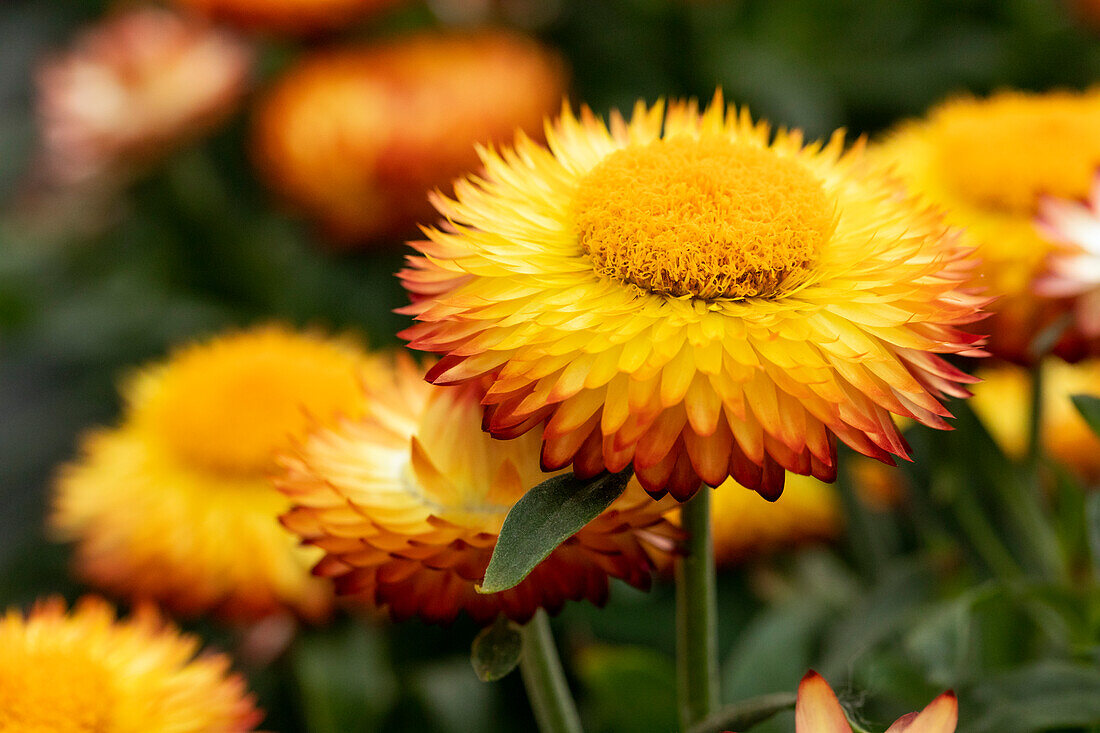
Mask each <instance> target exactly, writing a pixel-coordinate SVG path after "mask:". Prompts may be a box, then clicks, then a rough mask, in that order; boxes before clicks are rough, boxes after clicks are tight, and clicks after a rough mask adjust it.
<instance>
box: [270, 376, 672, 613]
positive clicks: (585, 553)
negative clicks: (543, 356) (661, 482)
mask: <svg viewBox="0 0 1100 733" xmlns="http://www.w3.org/2000/svg"><path fill="white" fill-rule="evenodd" d="M482 394H483V392H482V389H481V387H480V385H478V384H470V385H465V386H462V387H433V386H431V385H429V384H427V383H425V382H424V379H423V372H422V371H421V370H420V369H419V368H418V367H416V366H415V365H414V364H413V363H412V361H411V360H409V359H407V358H401V359H398V360H397V362H396V364H395V366H394V369H393V372H392V375H391V377H390V378H389V379H382V378H379V380H378V381H377V382H376V383H374V384H372V385H368V399H367V402H368V405H369V406H368V409H367V412H366V414H365V415H364V417H363V418H362V419H360V420H344V421H341V423H340V424H339V425H338V426H336V427H332V428H329V429H325V430H321V431H319V432H317V433H315V434H313V435H311V436H310V437H309V438H308V439H307V440H306V441H304V442H303V443H302V444H301V445H300V446H299V447H298V448H297V449H296V450H295V451H293V452H292V453H289V454H287V455H286V456H285V458H284V461H283V463H284V465H285V472H284V473H283V475H282V476H280V477H279V478H278V479H277V485H278V486H279V488H280V489H281V490H282V491H283V492H284V493H285V494H286V495H287V496H289V497H290V499H291V500H292V501H293V502H294V505H295V506H294V508H293V509H292V510H291V511H290V512H288V513H287V514H286V515H284V517H283V522H284V523H285V524H286V526H287V527H288V528H290V529H291V530H292V531H294V532H296V533H298V534H300V535H301V536H302V537H303V538H304V539H305V540H306V541H307V542H308V543H309V544H311V545H315V546H316V547H318V548H320V549H321V550H323V551H324V552H325V558H324V560H322V561H321V562H320V563H319V564H318V565H317V567H316V569H315V572H316V573H317V574H319V575H323V576H329V577H333V578H335V579H336V587H337V591H338V592H342V593H356V594H363V595H365V596H366V597H367V598H368V599H369V600H370V601H372V602H374V603H376V604H378V605H384V606H388V608H389V610H390V613H391V614H392V615H393V616H394V618H397V619H404V618H409V617H412V616H418V617H420V618H422V619H424V620H426V621H429V622H438V623H447V622H450V621H451V620H452V619H454V618H455V616H456V615H457V614H458V613H459V612H460V611H466V612H467V613H468V614H469V615H470V616H471V617H473V618H474V619H475V620H477V621H479V622H488V621H490V620H492V619H493V618H495V617H496V616H497V615H498V614H500V613H503V614H505V615H507V616H508V617H509V618H512V619H515V620H518V621H526V620H527V619H528V618H530V617H531V615H532V614H533V613H534V612H535V611H536V610H538V609H539V608H540V607H542V608H545V609H547V610H548V611H550V612H551V613H555V612H557V611H559V610H560V609H561V607H562V605H563V604H564V602H565V601H567V600H581V599H585V598H587V599H588V600H590V601H592V602H593V603H597V604H602V603H603V601H604V600H605V599H606V597H607V593H608V578H620V579H622V580H624V581H626V582H628V583H630V584H631V585H634V586H638V587H647V586H648V584H649V582H650V579H651V574H652V571H653V569H654V567H655V561H656V560H663V559H664V557H665V556H666V555H667V553H668V552H670V551H671V550H672V549H673V546H674V544H675V540H676V538H677V537H678V535H679V533H678V531H677V530H676V529H675V528H674V527H673V526H672V525H671V524H669V523H668V522H667V521H665V520H664V519H663V518H662V514H663V513H664V512H666V511H668V509H669V508H670V506H669V504H668V503H665V502H654V501H652V500H651V499H650V498H649V497H647V496H646V495H645V493H644V492H642V491H641V490H640V489H639V488H638V487H637V486H636V485H631V486H629V487H628V488H627V490H626V492H625V493H624V494H623V496H621V497H620V498H619V499H617V500H616V501H615V502H614V503H613V504H612V505H611V506H610V507H609V508H608V509H607V510H606V511H605V512H604V513H603V514H601V515H600V516H599V517H597V518H596V519H594V520H593V521H592V522H590V523H589V524H588V525H587V526H585V527H584V528H583V529H581V530H580V531H579V532H577V533H576V534H575V535H574V536H573V537H571V538H570V539H568V540H566V541H565V543H564V544H562V545H561V546H559V547H558V548H557V549H556V550H554V551H553V552H552V553H551V554H550V555H549V557H547V558H546V559H545V560H543V561H542V563H540V564H539V565H538V566H537V567H536V568H535V569H534V570H533V571H532V572H531V574H530V575H528V576H527V577H526V578H525V579H524V580H523V581H522V582H521V583H520V584H519V585H517V586H516V587H514V588H512V589H510V590H506V591H502V592H500V593H492V594H485V595H482V594H479V593H477V592H476V590H475V585H476V584H477V583H479V582H480V581H481V579H482V577H483V576H484V574H485V568H486V566H487V565H488V563H489V558H490V556H491V554H492V552H493V548H494V547H495V545H496V540H497V535H498V534H499V532H500V528H501V526H502V524H503V523H504V518H505V516H506V515H507V513H508V511H509V510H510V509H511V508H512V506H513V505H514V504H515V503H516V501H518V500H519V499H520V498H521V497H522V496H523V495H524V493H526V491H527V490H528V489H530V488H532V487H533V486H535V485H536V484H538V483H540V482H542V481H543V480H544V479H546V478H547V476H545V475H544V474H543V473H542V471H541V470H540V468H539V460H538V452H539V448H538V438H537V437H536V436H533V435H528V436H524V437H522V438H520V439H518V440H515V441H507V442H502V441H496V440H493V439H491V438H490V437H489V436H487V435H485V434H484V433H483V432H481V429H480V426H481V412H482V411H481V404H480V401H481V396H482Z"/></svg>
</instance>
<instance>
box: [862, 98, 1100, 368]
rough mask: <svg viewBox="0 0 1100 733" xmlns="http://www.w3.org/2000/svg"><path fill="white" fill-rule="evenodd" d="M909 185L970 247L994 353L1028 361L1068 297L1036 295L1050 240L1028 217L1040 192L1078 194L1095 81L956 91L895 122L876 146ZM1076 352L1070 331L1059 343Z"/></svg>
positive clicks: (1092, 141) (1090, 145)
mask: <svg viewBox="0 0 1100 733" xmlns="http://www.w3.org/2000/svg"><path fill="white" fill-rule="evenodd" d="M877 156H878V157H879V158H880V159H882V160H883V161H887V162H889V163H891V164H893V165H895V166H896V169H897V171H898V172H899V173H900V174H901V175H902V177H903V178H904V179H905V180H906V182H907V183H908V184H909V185H910V187H911V188H912V190H913V191H914V192H915V193H918V194H920V195H922V196H925V197H927V198H928V199H929V200H930V201H932V202H933V203H935V204H937V205H939V206H941V207H943V208H944V209H945V211H946V212H947V216H948V220H949V221H951V222H952V223H954V224H957V225H960V226H962V227H964V228H965V234H964V237H965V240H964V241H965V242H966V243H967V244H970V245H972V246H974V247H976V248H977V249H978V255H979V257H980V259H981V266H980V268H979V271H978V274H979V277H980V281H981V282H982V283H983V284H984V285H986V286H987V287H988V293H989V294H990V295H992V296H996V297H997V300H996V301H995V302H994V304H993V305H992V306H991V310H992V311H993V316H992V317H991V319H990V320H989V321H988V322H987V323H986V324H984V327H985V328H987V329H988V331H989V333H990V334H991V336H990V339H989V344H988V348H989V350H990V351H991V352H992V353H994V354H995V355H997V356H999V357H1002V358H1006V359H1009V360H1012V361H1016V362H1020V363H1029V362H1030V361H1031V359H1032V356H1031V355H1030V354H1029V353H1028V352H1029V346H1030V341H1031V339H1033V338H1034V336H1035V334H1036V333H1037V332H1038V331H1040V330H1041V329H1042V328H1043V327H1044V326H1045V325H1047V324H1048V323H1050V322H1051V321H1052V320H1054V319H1055V318H1056V317H1057V316H1058V315H1059V314H1060V313H1061V312H1062V311H1063V310H1064V309H1065V307H1066V305H1065V304H1062V303H1058V302H1055V301H1052V300H1049V299H1047V298H1041V297H1036V294H1035V293H1034V291H1033V290H1032V286H1033V283H1034V280H1035V278H1036V277H1037V276H1038V275H1040V274H1041V272H1042V271H1043V269H1044V267H1045V264H1046V257H1047V254H1048V253H1049V252H1050V248H1051V247H1050V244H1049V243H1048V242H1047V241H1046V240H1045V239H1044V238H1043V237H1041V236H1040V235H1039V233H1038V232H1037V231H1036V230H1035V227H1034V225H1033V221H1032V220H1033V217H1034V216H1035V214H1036V212H1037V210H1038V208H1039V206H1040V202H1041V200H1042V197H1043V196H1044V195H1045V196H1053V197H1059V198H1070V199H1082V198H1084V197H1085V196H1086V195H1087V194H1088V192H1089V188H1090V184H1091V182H1092V178H1093V175H1094V173H1095V171H1096V170H1097V168H1098V167H1100V89H1097V90H1093V91H1090V92H1086V93H1071V92H1050V93H1046V94H1026V93H1022V92H1002V93H1000V94H995V95H993V96H991V97H989V98H987V99H973V98H961V99H956V100H953V101H949V102H947V103H945V104H943V105H941V106H939V107H937V108H936V109H934V110H933V111H932V112H931V113H930V114H929V115H928V117H927V119H925V120H922V121H915V122H910V123H907V124H905V125H902V126H901V127H900V128H899V129H898V130H897V131H895V133H894V134H893V135H892V136H890V137H889V138H888V139H887V140H885V141H884V142H883V144H882V145H881V146H879V148H878V152H877ZM1058 353H1059V354H1061V355H1062V356H1064V357H1067V358H1068V357H1073V358H1080V357H1081V356H1082V355H1083V353H1084V352H1083V350H1082V344H1081V342H1080V339H1079V338H1078V337H1077V335H1076V334H1073V333H1070V334H1068V335H1067V338H1066V339H1065V340H1064V341H1063V343H1062V344H1061V345H1060V347H1059V351H1058Z"/></svg>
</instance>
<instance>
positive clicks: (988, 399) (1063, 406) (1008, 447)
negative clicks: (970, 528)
mask: <svg viewBox="0 0 1100 733" xmlns="http://www.w3.org/2000/svg"><path fill="white" fill-rule="evenodd" d="M977 376H979V377H981V379H982V381H981V383H980V384H977V385H975V386H974V397H973V400H972V402H971V406H972V407H973V408H974V412H975V413H977V415H978V417H979V418H981V420H982V423H983V424H984V425H985V427H986V429H987V430H988V431H989V432H990V434H991V435H992V436H993V438H994V440H996V441H997V444H998V445H1000V447H1001V449H1002V450H1003V451H1004V452H1005V453H1007V454H1008V455H1009V456H1011V457H1013V458H1017V459H1020V458H1023V457H1024V456H1025V455H1026V453H1027V442H1028V430H1029V415H1030V405H1031V384H1030V383H1031V379H1030V376H1029V374H1028V370H1027V369H1024V368H1022V367H1018V366H1015V365H1010V364H1005V365H1001V366H998V367H996V368H992V369H983V370H981V371H979V372H978V373H977ZM1075 394H1091V395H1100V359H1086V360H1084V361H1081V362H1079V363H1077V364H1067V363H1066V362H1064V361H1062V360H1061V359H1057V358H1054V357H1050V358H1048V359H1046V360H1044V361H1043V403H1042V411H1043V418H1042V435H1041V440H1042V446H1043V450H1044V451H1045V452H1046V453H1047V454H1048V455H1050V456H1053V457H1054V458H1055V459H1056V460H1058V461H1060V462H1061V463H1063V464H1065V465H1066V466H1069V467H1070V468H1072V469H1073V470H1075V471H1076V472H1077V473H1078V474H1080V475H1081V476H1083V477H1085V478H1086V479H1088V480H1090V481H1096V480H1100V438H1097V437H1096V435H1095V434H1094V433H1093V432H1092V429H1091V428H1089V426H1088V423H1086V422H1085V419H1084V418H1083V417H1081V414H1080V413H1079V412H1078V411H1077V408H1076V407H1074V405H1073V402H1072V401H1071V400H1070V397H1072V396H1073V395H1075Z"/></svg>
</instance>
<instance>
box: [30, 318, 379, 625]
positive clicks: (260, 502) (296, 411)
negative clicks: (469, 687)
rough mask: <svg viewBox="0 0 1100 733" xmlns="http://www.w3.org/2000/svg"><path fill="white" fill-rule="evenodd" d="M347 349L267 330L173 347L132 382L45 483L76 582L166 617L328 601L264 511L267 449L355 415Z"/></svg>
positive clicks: (268, 507) (265, 610)
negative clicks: (161, 609) (51, 489)
mask: <svg viewBox="0 0 1100 733" xmlns="http://www.w3.org/2000/svg"><path fill="white" fill-rule="evenodd" d="M368 365H369V359H368V357H367V356H366V354H365V353H364V352H363V351H361V350H360V349H359V348H358V347H357V346H356V345H354V344H352V343H350V342H343V341H339V340H335V339H325V338H321V337H319V336H316V335H313V334H308V333H295V332H293V331H290V330H288V329H285V328H282V327H277V326H269V327H262V328H255V329H252V330H248V331H242V332H239V333H231V334H228V335H225V336H222V337H219V338H216V339H213V340H210V341H208V342H203V343H198V344H195V345H191V346H188V347H186V348H183V349H181V350H179V351H178V352H176V353H175V354H173V356H172V357H171V358H170V359H169V360H167V361H166V362H165V363H163V364H159V365H155V366H152V367H148V368H146V369H144V370H143V371H141V372H139V373H138V374H137V375H136V376H135V377H133V378H132V379H131V380H130V381H129V383H128V385H127V388H126V390H125V392H126V398H127V406H126V411H125V414H124V416H123V421H122V424H121V425H119V426H118V427H116V428H110V429H99V430H95V431H92V432H91V433H90V434H89V435H88V436H87V437H86V438H85V440H84V444H83V450H82V454H81V457H80V459H79V460H77V461H76V462H74V463H72V464H70V465H68V466H66V467H64V468H63V469H62V471H61V473H60V476H59V480H58V482H57V489H56V492H55V498H54V511H53V514H52V516H51V519H50V524H51V527H52V530H53V532H54V534H55V535H56V536H57V537H58V538H59V539H63V540H68V541H74V542H76V558H77V566H78V570H79V572H80V574H81V575H82V576H83V577H84V578H85V579H87V580H88V581H90V582H92V583H94V584H96V585H98V586H100V587H103V588H105V589H109V590H110V591H112V592H114V593H116V594H118V595H120V596H123V597H126V598H131V599H151V600H155V601H157V602H158V603H160V604H163V605H164V606H166V607H167V608H170V609H171V610H173V611H174V612H176V613H180V614H185V615H193V614H199V613H204V612H215V613H216V614H218V615H220V616H222V617H224V618H226V619H229V620H233V621H243V622H247V621H254V620H256V619H258V618H260V617H262V616H265V615H267V614H271V613H275V612H279V611H281V610H287V611H290V612H292V613H295V614H298V615H300V616H302V617H304V618H307V619H314V620H319V619H321V618H323V617H324V616H326V615H327V613H328V612H329V610H330V608H331V606H332V594H331V591H330V590H329V589H328V588H327V586H326V584H325V583H324V582H322V581H320V580H318V579H316V578H312V577H311V576H310V574H309V567H310V565H311V564H312V563H313V562H315V561H316V560H317V559H318V558H319V557H320V555H319V553H318V552H317V551H316V550H313V549H311V548H302V547H298V546H296V543H295V540H294V538H293V537H292V536H291V535H290V534H288V533H287V532H286V531H285V530H284V529H283V528H282V527H280V526H279V524H278V522H277V520H276V517H277V516H278V515H279V513H280V512H282V511H285V510H286V508H287V502H286V499H285V498H283V497H282V496H281V495H280V494H279V493H278V492H277V491H275V490H274V488H272V486H271V483H270V480H269V475H270V473H271V472H272V470H273V469H274V465H275V464H274V455H275V452H276V451H277V450H279V449H282V448H285V447H287V446H289V445H290V444H291V441H292V440H293V439H294V438H296V437H301V436H303V435H304V434H305V433H306V430H307V429H308V428H309V427H310V426H311V425H313V424H314V423H315V422H316V421H322V422H323V421H326V420H331V419H333V418H334V417H335V416H336V415H337V414H355V413H356V412H357V411H358V410H360V409H361V408H362V401H363V397H362V387H361V381H362V379H363V377H364V370H366V369H367V368H368Z"/></svg>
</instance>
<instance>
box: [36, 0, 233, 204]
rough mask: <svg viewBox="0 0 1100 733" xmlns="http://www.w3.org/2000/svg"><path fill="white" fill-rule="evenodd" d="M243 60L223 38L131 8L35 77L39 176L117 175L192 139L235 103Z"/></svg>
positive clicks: (70, 179) (62, 179)
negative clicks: (39, 135)
mask: <svg viewBox="0 0 1100 733" xmlns="http://www.w3.org/2000/svg"><path fill="white" fill-rule="evenodd" d="M251 61H252V52H251V50H250V49H249V48H248V47H247V46H245V45H244V44H242V43H241V42H240V41H239V40H237V39H236V38H234V37H233V36H232V35H230V34H228V33H226V32H225V31H222V30H218V29H215V28H211V27H210V26H208V25H206V24H205V23H201V22H197V21H195V20H192V19H188V18H184V17H181V16H179V15H176V14H175V13H172V12H170V11H168V10H164V9H161V8H153V7H147V8H140V9H136V10H131V11H128V12H125V13H122V14H120V15H117V16H115V17H113V18H110V19H108V20H106V21H104V22H103V23H101V24H100V25H98V26H95V27H93V28H91V29H89V30H87V31H85V32H84V33H83V34H82V35H81V36H80V37H79V38H78V39H77V41H76V43H75V44H74V46H73V47H72V49H71V50H69V51H67V52H65V53H64V54H61V55H59V56H57V57H56V58H53V59H51V60H49V61H48V62H47V63H46V64H45V65H44V66H43V68H42V69H41V70H40V72H39V74H38V79H37V81H38V112H39V118H40V120H41V125H42V140H43V147H44V150H43V161H42V164H43V167H44V169H45V175H46V176H47V177H48V178H49V179H50V180H51V181H56V182H57V183H62V184H83V183H87V182H89V181H91V180H95V179H99V178H102V177H104V176H118V175H125V174H126V173H128V172H129V170H130V169H133V168H139V167H141V166H143V165H145V164H147V163H149V162H152V161H154V160H156V159H157V158H159V157H161V156H162V155H164V154H165V153H166V152H168V151H170V150H171V149H172V148H173V147H174V146H175V145H177V144H178V143H180V142H181V141H183V140H186V139H190V138H193V137H197V136H199V135H201V134H202V133H204V132H206V131H207V130H209V129H210V128H211V127H212V126H214V124H216V123H217V122H219V121H220V120H221V119H223V118H224V117H225V116H227V115H228V114H229V113H230V112H231V111H232V110H233V109H234V107H235V106H236V104H237V102H238V101H239V99H240V97H241V96H242V95H243V93H244V91H245V87H246V83H247V80H248V74H249V68H250V66H251Z"/></svg>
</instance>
